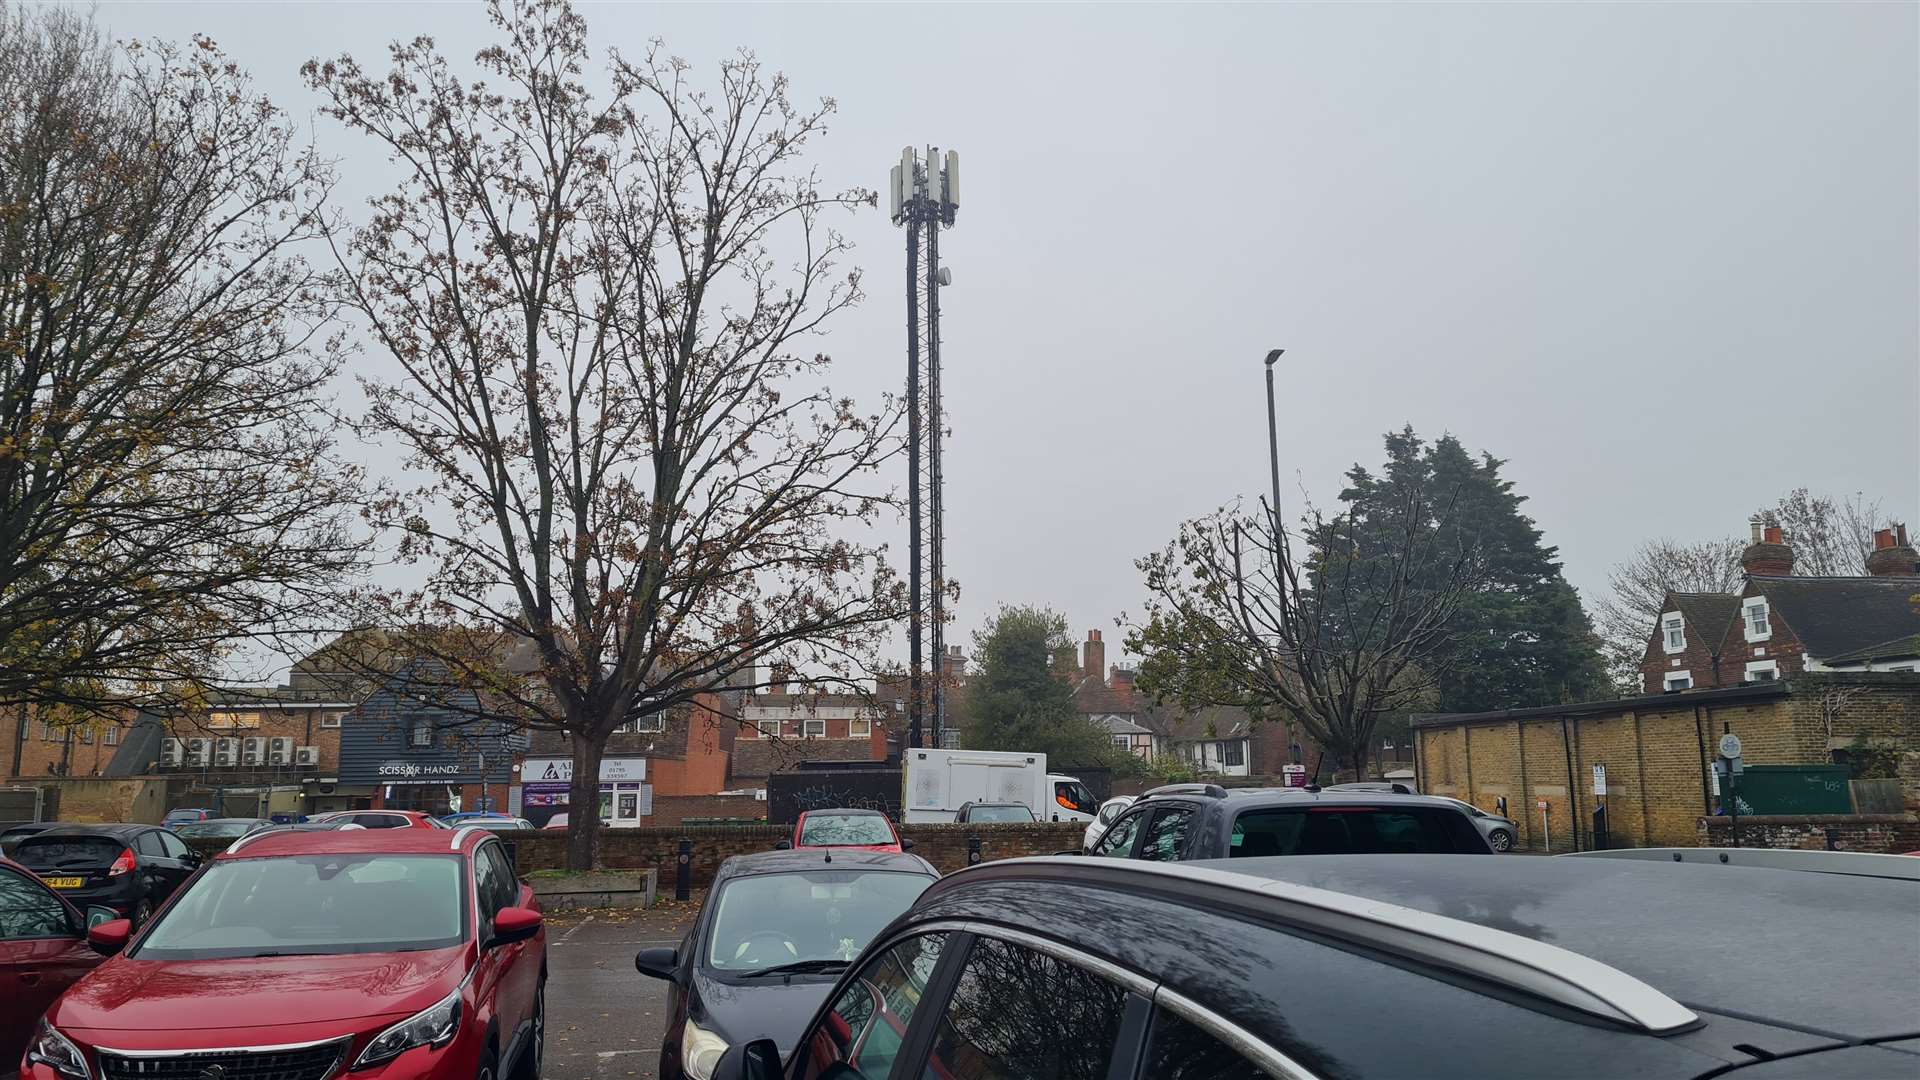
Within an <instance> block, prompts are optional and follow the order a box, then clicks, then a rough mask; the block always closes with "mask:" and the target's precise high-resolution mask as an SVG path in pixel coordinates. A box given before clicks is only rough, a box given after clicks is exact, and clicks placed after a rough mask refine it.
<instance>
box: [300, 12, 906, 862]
mask: <svg viewBox="0 0 1920 1080" xmlns="http://www.w3.org/2000/svg"><path fill="white" fill-rule="evenodd" d="M488 10H489V14H490V17H491V19H492V21H493V23H494V25H495V26H496V28H497V29H498V31H499V33H500V41H499V43H498V44H496V45H493V46H490V47H488V48H486V49H484V50H483V51H481V53H480V54H479V56H478V58H477V62H478V64H479V66H480V68H481V69H482V71H483V73H484V79H483V80H473V81H467V80H465V79H463V77H461V76H457V75H456V74H455V73H454V72H453V71H452V70H451V68H450V67H449V65H448V64H447V62H446V61H445V60H444V59H443V58H442V57H441V56H440V55H439V54H438V53H437V52H436V51H435V48H434V45H433V42H432V41H431V40H430V39H425V38H421V39H416V40H414V41H412V42H409V43H406V44H400V45H396V46H394V47H393V49H392V53H391V58H390V60H391V65H390V71H389V72H388V73H386V74H384V75H376V74H371V73H369V72H367V71H364V70H363V69H362V68H361V66H360V65H359V64H358V63H356V62H355V61H354V60H353V59H351V58H348V57H342V58H340V59H337V60H332V61H326V62H314V63H310V64H308V65H307V67H306V69H305V71H306V75H307V78H308V80H309V82H310V83H311V85H313V86H314V87H316V88H317V89H319V90H320V91H321V92H323V93H324V94H325V95H326V96H327V98H328V99H329V101H330V102H331V107H330V109H329V111H330V113H331V114H332V115H333V116H335V117H336V118H338V119H339V120H341V121H342V122H344V123H346V124H347V125H349V126H350V127H352V128H354V129H356V130H358V131H360V132H362V133H364V134H366V135H369V136H372V137H373V138H374V139H376V140H378V141H379V142H380V143H381V144H383V145H384V146H385V147H386V148H387V150H388V152H389V154H390V156H391V157H392V158H393V160H394V161H396V162H397V163H398V164H399V165H400V166H401V168H402V169H403V170H404V173H405V180H404V182H403V184H402V186H401V187H400V189H399V190H396V191H394V192H393V193H391V194H389V195H386V196H383V197H381V198H378V199H376V200H375V201H374V213H373V217H372V220H371V222H370V223H369V224H368V225H367V226H366V227H365V228H363V229H362V230H360V231H359V233H358V234H357V235H356V236H355V237H354V239H353V241H352V243H351V245H350V248H349V249H348V251H347V252H346V253H344V255H343V257H344V258H345V259H346V260H347V261H348V262H350V263H351V271H352V276H353V280H354V287H355V290H356V292H355V296H356V303H357V306H358V307H359V308H360V310H361V311H362V312H363V313H364V315H365V316H366V318H367V320H368V322H369V323H370V325H371V326H372V327H373V328H374V331H375V332H376V333H377V335H378V337H379V340H380V342H381V344H382V345H383V346H384V347H385V350H386V351H387V352H388V353H389V354H390V355H391V356H392V358H393V361H394V363H395V364H396V365H397V369H398V376H399V377H398V378H397V379H395V380H392V381H386V380H382V381H377V382H374V383H371V384H370V385H369V388H368V389H369V394H370V395H371V398H372V411H371V414H370V416H369V417H368V426H369V427H370V428H371V429H372V430H373V431H375V432H377V433H379V434H381V435H383V436H385V437H388V438H391V439H393V440H396V441H397V442H398V443H399V444H400V445H402V446H403V447H404V448H405V449H406V451H407V453H408V455H409V456H408V464H409V466H410V467H411V468H412V469H413V470H416V471H417V472H418V473H419V474H420V475H422V476H424V477H425V478H426V479H425V480H424V482H422V483H421V484H419V485H418V486H417V487H415V488H414V489H412V490H410V491H406V492H397V493H395V494H394V495H393V497H391V498H389V499H387V500H385V501H383V502H381V503H380V504H378V505H377V506H376V507H375V508H374V518H375V521H376V523H377V524H378V525H379V526H381V527H382V528H383V529H385V530H387V531H389V532H390V533H392V534H396V535H398V536H399V537H400V538H401V541H400V553H401V556H402V558H404V559H406V560H408V561H412V562H415V563H417V564H419V565H421V566H423V567H424V568H425V572H426V583H425V586H424V587H423V588H421V589H419V590H417V591H413V592H409V593H406V594H398V595H394V596H391V597H389V598H388V600H389V603H388V605H387V606H386V608H385V609H383V610H381V611H378V612H377V613H376V615H377V617H379V618H381V619H382V620H383V621H386V622H388V623H391V624H393V625H399V626H406V625H411V626H415V627H421V628H439V629H436V630H435V632H432V633H423V634H420V635H418V638H419V640H418V641H417V642H416V643H415V644H416V645H417V646H418V647H419V649H420V651H423V652H427V653H434V649H435V643H436V642H438V641H441V640H444V639H445V637H444V628H445V627H448V626H463V627H468V628H473V629H475V630H488V631H496V632H498V634H499V635H500V636H501V637H502V638H503V647H505V648H507V649H511V650H518V651H522V652H524V653H527V654H530V655H531V657H532V658H533V660H534V662H533V664H532V665H531V667H530V670H528V671H527V672H526V673H525V674H524V675H515V674H514V673H513V672H509V671H503V670H498V669H495V668H492V667H490V666H489V665H488V664H487V663H485V662H483V661H484V660H485V658H486V655H494V656H497V655H498V654H499V653H500V652H501V651H502V650H501V649H492V650H484V651H483V654H485V655H482V656H480V657H475V656H459V655H438V654H435V656H434V658H435V661H436V663H438V664H439V665H440V666H442V667H443V668H445V669H446V670H448V671H449V672H450V673H451V675H450V677H451V679H452V681H455V682H458V683H461V684H462V685H464V686H468V687H473V688H477V689H480V690H482V691H484V692H483V693H482V694H481V696H480V698H481V700H484V701H486V702H488V703H489V704H490V706H491V707H495V708H501V709H508V710H511V711H513V712H514V713H515V714H516V715H518V716H519V717H521V718H522V719H523V720H524V722H526V723H527V724H529V725H530V726H533V727H536V728H545V729H550V730H558V731H561V732H564V733H566V734H567V736H569V738H570V741H571V748H572V757H573V762H574V770H573V789H572V794H571V808H570V819H569V822H570V828H571V833H570V837H569V844H568V861H569V864H570V865H572V866H574V867H576V868H584V867H586V866H589V865H591V864H592V862H593V861H594V859H595V856H596V847H597V830H596V828H595V825H596V824H597V821H598V816H599V815H598V804H599V798H598V791H599V787H598V775H599V766H600V759H601V755H602V753H603V750H604V748H605V745H606V742H607V738H608V736H609V735H611V734H612V733H613V732H614V730H615V729H616V728H618V727H620V726H621V725H623V724H625V723H627V722H628V721H630V720H633V719H635V718H638V717H642V716H646V715H649V714H653V713H657V712H660V711H662V710H666V709H670V708H674V707H676V706H681V705H684V704H686V703H688V702H690V701H693V700H694V699H695V698H696V697H697V696H699V695H701V694H702V693H705V692H708V691H711V690H714V689H716V688H720V687H729V686H731V687H746V686H753V685H764V683H758V682H756V676H755V674H754V672H755V670H756V665H764V666H763V667H761V668H760V670H763V671H764V670H765V666H770V662H771V661H772V660H775V659H778V660H781V661H783V662H784V663H786V664H787V665H789V666H790V667H792V668H793V669H794V670H798V671H803V672H810V673H813V676H812V677H813V678H814V679H815V680H816V681H818V680H820V679H827V680H835V679H841V680H851V678H852V677H853V676H854V675H855V674H857V673H860V672H863V671H865V670H866V667H865V665H866V663H867V661H868V660H869V659H870V656H871V653H872V650H873V649H874V648H875V647H876V646H877V644H878V642H879V640H880V639H881V636H882V635H883V633H884V631H885V629H886V627H887V625H888V624H889V623H890V622H891V621H892V620H894V619H895V618H897V617H898V614H899V613H900V611H901V609H902V600H901V589H900V586H899V583H898V582H897V580H896V579H895V577H894V576H893V574H892V572H891V570H890V569H889V567H888V566H887V564H886V563H885V561H884V559H883V557H882V555H883V552H882V551H881V550H879V549H877V548H874V547H871V546H863V544H862V543H861V542H860V541H859V540H858V539H857V537H858V536H859V535H860V534H861V533H862V532H863V531H864V529H865V528H866V526H867V525H868V524H869V523H871V522H872V521H873V520H874V519H875V517H876V515H878V514H880V513H882V512H885V511H887V510H888V509H889V508H890V506H891V494H890V491H889V490H887V489H886V488H885V486H884V485H883V484H881V483H880V481H879V479H878V477H877V473H878V470H879V467H880V466H881V465H882V464H883V463H885V462H886V461H887V460H888V459H889V458H890V457H891V456H892V455H893V454H895V453H897V452H898V449H899V440H898V438H897V437H896V434H895V425H896V423H897V419H898V416H899V412H898V409H897V408H895V407H894V405H893V403H892V402H889V403H888V406H887V407H886V408H885V409H882V410H880V411H878V412H874V413H863V412H861V411H859V410H858V409H857V408H856V407H855V405H854V403H853V402H852V401H850V400H847V399H845V398H839V397H835V396H833V395H832V394H831V393H829V392H828V391H827V390H826V389H824V388H823V387H822V386H821V385H820V383H819V380H820V377H821V376H822V374H823V372H824V371H825V369H826V368H827V366H828V359H827V357H826V356H824V355H819V354H815V353H812V352H810V351H807V350H806V349H805V348H804V345H805V343H806V339H807V338H808V337H809V336H811V335H813V334H814V333H815V332H816V331H818V330H819V329H820V328H821V327H822V325H823V323H824V322H825V321H826V320H828V319H830V318H831V317H832V316H833V315H835V314H836V313H838V312H840V311H842V310H843V309H845V308H846V307H847V306H848V305H850V304H853V303H854V302H856V301H857V300H858V299H859V298H860V282H859V276H858V273H857V272H847V271H842V270H840V269H838V268H837V267H836V262H837V261H838V259H839V258H840V257H841V256H842V255H843V254H844V253H845V252H846V251H847V243H846V241H845V240H844V239H843V238H842V237H841V236H840V235H839V234H838V233H836V232H834V231H833V230H832V229H831V228H829V227H828V226H826V225H825V224H824V223H823V221H822V216H823V215H824V214H826V213H828V212H831V211H835V210H846V209H850V208H853V207H856V206H858V205H861V204H864V203H870V202H871V201H872V196H871V194H870V193H867V192H863V191H857V190H852V191H844V192H829V191H825V190H823V189H822V188H821V187H820V186H819V184H818V182H817V181H816V179H815V178H814V176H813V175H812V174H811V173H810V172H809V171H807V170H806V168H805V167H804V165H803V158H802V155H803V154H804V152H805V151H806V149H807V147H808V144H809V143H810V142H811V141H812V140H813V139H815V138H816V137H817V136H819V135H820V134H821V133H822V132H823V131H824V130H825V125H826V120H827V118H828V117H829V115H830V114H831V113H832V111H833V103H832V102H831V101H823V102H821V103H819V104H817V105H814V106H802V105H798V104H796V103H795V102H794V101H793V100H792V99H791V98H790V97H789V94H788V86H787V82H786V80H785V78H783V77H780V76H770V75H769V74H768V73H766V72H765V71H764V70H763V69H762V67H761V66H760V64H759V63H758V61H756V60H755V59H754V58H753V57H752V56H751V55H747V54H741V55H739V56H736V57H734V58H732V59H730V60H728V61H726V62H724V63H722V64H721V65H720V66H719V78H718V83H717V85H716V86H715V88H714V89H712V90H701V89H697V88H696V87H695V86H694V84H693V82H692V76H691V72H690V69H689V68H688V66H687V65H686V64H685V63H683V62H681V61H679V60H677V59H672V58H669V57H667V56H665V55H664V54H662V53H661V52H659V51H658V47H657V46H656V47H655V49H654V50H653V51H650V52H649V53H648V54H647V55H646V56H645V57H643V58H641V59H638V60H633V61H629V60H627V59H624V58H622V57H620V56H618V55H617V54H616V55H615V56H613V57H612V59H611V61H610V63H609V64H608V73H609V75H610V82H611V91H610V93H609V94H608V95H607V96H606V97H605V98H604V99H602V100H596V98H595V97H594V95H593V94H592V93H590V92H589V91H588V89H587V88H586V86H585V85H584V84H583V82H582V81H581V80H582V78H583V71H584V70H585V68H586V66H587V64H588V62H589V59H590V57H589V53H588V48H587V42H586V26H585V24H584V21H583V20H582V19H581V18H580V16H579V15H578V14H576V13H575V12H574V11H573V10H572V9H571V7H570V6H569V5H567V4H566V3H564V2H561V0H529V2H526V3H518V4H516V3H508V2H506V0H496V2H494V3H492V4H491V5H490V6H489V9H488ZM776 247H777V248H778V251H779V252H781V253H776Z"/></svg>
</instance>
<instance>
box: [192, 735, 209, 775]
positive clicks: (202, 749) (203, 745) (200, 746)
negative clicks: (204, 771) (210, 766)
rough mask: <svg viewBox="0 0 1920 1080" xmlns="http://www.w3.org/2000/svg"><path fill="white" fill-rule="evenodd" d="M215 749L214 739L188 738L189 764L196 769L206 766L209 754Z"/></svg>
mask: <svg viewBox="0 0 1920 1080" xmlns="http://www.w3.org/2000/svg"><path fill="white" fill-rule="evenodd" d="M212 750H213V740H212V739H188V740H187V764H188V765H190V766H192V767H193V768H196V769H201V768H205V767H206V764H207V755H208V754H209V753H211V752H212Z"/></svg>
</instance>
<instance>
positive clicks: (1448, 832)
mask: <svg viewBox="0 0 1920 1080" xmlns="http://www.w3.org/2000/svg"><path fill="white" fill-rule="evenodd" d="M1230 844H1231V847H1230V849H1229V852H1228V854H1229V855H1230V857H1232V858H1236V859H1243V858H1256V857H1259V856H1262V855H1387V854H1417V855H1452V854H1484V853H1485V852H1486V850H1487V843H1486V841H1485V840H1484V839H1482V838H1481V836H1480V831H1479V830H1478V829H1475V828H1474V827H1473V823H1472V822H1471V821H1468V820H1467V818H1466V816H1465V815H1464V814H1461V813H1458V812H1456V811H1453V810H1442V809H1440V808H1438V807H1429V806H1312V807H1290V808H1285V809H1280V808H1275V809H1270V810H1248V811H1247V812H1245V813H1243V814H1241V815H1240V816H1239V817H1238V818H1235V819H1234V822H1233V837H1232V840H1231V841H1230Z"/></svg>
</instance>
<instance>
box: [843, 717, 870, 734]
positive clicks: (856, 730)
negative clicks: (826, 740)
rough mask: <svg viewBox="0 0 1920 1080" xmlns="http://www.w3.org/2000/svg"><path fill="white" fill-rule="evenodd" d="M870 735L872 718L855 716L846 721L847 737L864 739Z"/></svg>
mask: <svg viewBox="0 0 1920 1080" xmlns="http://www.w3.org/2000/svg"><path fill="white" fill-rule="evenodd" d="M872 735H873V719H872V718H871V717H856V718H854V719H852V720H849V721H847V736H848V737H849V738H854V739H865V738H869V737H871V736H872Z"/></svg>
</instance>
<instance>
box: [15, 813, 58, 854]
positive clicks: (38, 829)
mask: <svg viewBox="0 0 1920 1080" xmlns="http://www.w3.org/2000/svg"><path fill="white" fill-rule="evenodd" d="M59 824H61V822H58V821H22V822H17V823H15V824H12V825H9V826H7V827H6V828H4V829H0V855H11V854H12V853H13V849H14V848H16V847H18V846H19V845H20V841H22V840H25V839H26V838H27V837H29V836H32V835H34V834H35V833H43V832H46V831H47V830H48V829H51V828H53V827H54V826H55V825H59Z"/></svg>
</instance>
